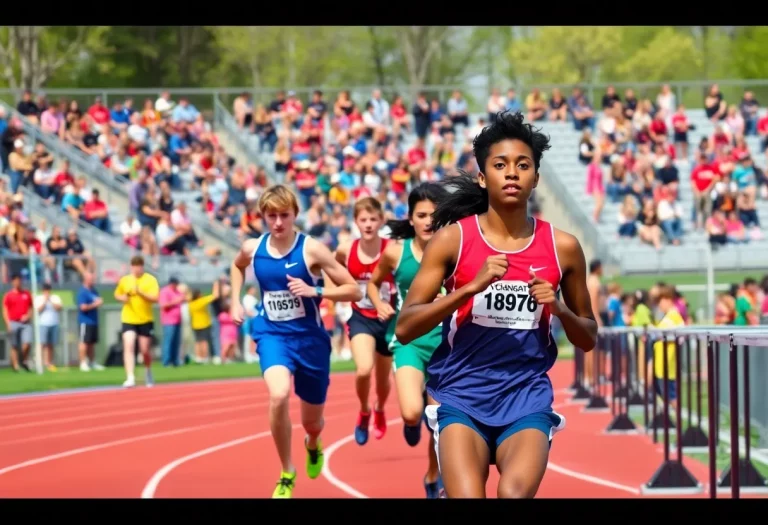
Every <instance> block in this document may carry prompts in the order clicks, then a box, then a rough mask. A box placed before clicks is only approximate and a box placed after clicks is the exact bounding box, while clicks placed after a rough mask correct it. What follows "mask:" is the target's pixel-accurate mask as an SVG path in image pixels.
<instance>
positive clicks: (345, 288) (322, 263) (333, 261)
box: [306, 238, 363, 302]
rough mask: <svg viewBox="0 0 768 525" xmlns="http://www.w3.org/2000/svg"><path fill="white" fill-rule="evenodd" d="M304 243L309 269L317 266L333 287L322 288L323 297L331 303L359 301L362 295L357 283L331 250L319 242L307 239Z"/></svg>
mask: <svg viewBox="0 0 768 525" xmlns="http://www.w3.org/2000/svg"><path fill="white" fill-rule="evenodd" d="M306 242H307V258H308V260H307V265H308V266H309V267H310V268H313V267H316V266H319V267H320V270H321V271H322V272H324V273H325V275H326V276H328V277H329V280H330V281H331V282H332V283H333V284H334V285H335V286H330V287H324V288H323V297H327V298H328V299H330V300H331V301H351V302H354V301H359V300H360V299H361V298H362V297H363V294H362V292H361V291H360V288H359V287H358V286H357V281H355V279H354V278H353V277H352V276H351V275H350V273H349V272H348V271H347V269H346V268H345V267H344V265H342V264H341V263H340V262H339V260H338V255H336V256H334V254H333V253H331V250H329V249H328V247H327V246H325V245H324V244H323V243H321V242H320V241H317V240H315V239H312V238H308V239H307V240H306ZM337 253H338V252H337Z"/></svg>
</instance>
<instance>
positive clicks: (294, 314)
mask: <svg viewBox="0 0 768 525" xmlns="http://www.w3.org/2000/svg"><path fill="white" fill-rule="evenodd" d="M262 304H263V305H264V311H265V312H266V313H267V318H269V320H270V321H292V320H294V319H300V318H302V317H304V316H305V315H306V311H305V310H304V301H302V300H301V297H296V296H295V295H293V294H292V293H291V292H289V291H288V290H281V291H279V292H264V300H263V301H262Z"/></svg>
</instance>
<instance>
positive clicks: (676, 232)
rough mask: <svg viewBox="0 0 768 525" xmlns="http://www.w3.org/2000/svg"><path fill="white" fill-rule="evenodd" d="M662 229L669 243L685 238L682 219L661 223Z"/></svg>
mask: <svg viewBox="0 0 768 525" xmlns="http://www.w3.org/2000/svg"><path fill="white" fill-rule="evenodd" d="M661 229H662V230H664V235H665V236H666V237H667V240H668V241H669V242H673V241H679V240H680V238H681V237H682V236H683V225H682V223H681V222H680V219H668V220H666V221H661Z"/></svg>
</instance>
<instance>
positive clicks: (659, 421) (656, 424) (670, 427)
mask: <svg viewBox="0 0 768 525" xmlns="http://www.w3.org/2000/svg"><path fill="white" fill-rule="evenodd" d="M665 420H666V423H667V425H666V426H667V432H668V433H669V434H675V433H676V432H677V425H675V422H674V421H673V420H672V418H671V417H666V418H665V417H664V412H659V413H657V414H656V415H655V416H653V419H652V420H651V421H650V422H649V423H648V427H646V429H645V430H646V432H653V429H658V431H659V432H664V421H665Z"/></svg>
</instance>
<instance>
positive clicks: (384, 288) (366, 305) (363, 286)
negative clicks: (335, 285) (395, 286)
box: [355, 281, 392, 310]
mask: <svg viewBox="0 0 768 525" xmlns="http://www.w3.org/2000/svg"><path fill="white" fill-rule="evenodd" d="M357 286H358V287H359V288H360V291H361V292H362V293H363V298H362V299H360V300H359V301H357V302H356V303H355V304H356V305H357V307H358V308H360V309H362V310H375V309H376V307H375V306H373V303H372V302H371V298H370V297H368V281H357ZM379 297H381V300H382V301H384V302H385V303H389V302H391V300H392V295H391V292H390V290H389V284H388V283H382V285H381V287H380V288H379Z"/></svg>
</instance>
